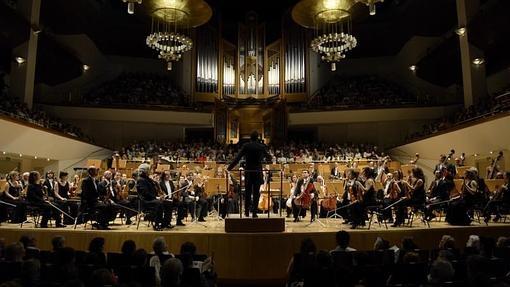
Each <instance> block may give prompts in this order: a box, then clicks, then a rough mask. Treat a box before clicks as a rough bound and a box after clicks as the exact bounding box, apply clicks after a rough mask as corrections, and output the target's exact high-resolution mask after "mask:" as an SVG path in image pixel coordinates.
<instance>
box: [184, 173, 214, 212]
mask: <svg viewBox="0 0 510 287" xmlns="http://www.w3.org/2000/svg"><path fill="white" fill-rule="evenodd" d="M199 177H200V175H199V174H197V175H196V176H195V175H194V174H193V173H192V172H190V173H188V176H187V178H186V180H187V182H188V184H189V185H191V188H190V189H189V195H190V198H191V202H190V204H189V205H188V207H189V210H190V213H191V217H192V218H193V219H195V215H196V216H198V221H200V222H205V218H204V217H206V216H207V214H208V211H209V209H208V202H207V199H206V196H205V188H204V182H203V180H202V179H201V178H199ZM195 208H196V210H195Z"/></svg>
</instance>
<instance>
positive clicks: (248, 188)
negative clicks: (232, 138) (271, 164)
mask: <svg viewBox="0 0 510 287" xmlns="http://www.w3.org/2000/svg"><path fill="white" fill-rule="evenodd" d="M243 157H244V158H245V160H246V171H245V174H244V177H245V184H244V186H245V192H244V215H245V216H246V217H248V216H250V213H249V211H250V209H251V210H252V216H253V218H256V217H257V206H258V202H259V197H260V185H261V184H262V182H263V179H262V160H263V159H264V158H266V160H267V161H271V160H272V157H271V155H270V154H269V153H268V152H267V150H266V146H265V145H264V144H263V143H261V142H260V141H259V133H258V132H257V131H253V132H252V133H251V135H250V142H248V143H246V144H244V145H243V147H242V148H241V151H239V154H238V155H237V156H236V157H235V159H234V160H233V161H232V163H230V165H229V166H228V168H227V170H228V171H230V170H232V168H234V166H236V165H237V164H238V163H239V161H240V160H241V159H242V158H243ZM252 195H253V201H252ZM252 202H253V204H251V203H252Z"/></svg>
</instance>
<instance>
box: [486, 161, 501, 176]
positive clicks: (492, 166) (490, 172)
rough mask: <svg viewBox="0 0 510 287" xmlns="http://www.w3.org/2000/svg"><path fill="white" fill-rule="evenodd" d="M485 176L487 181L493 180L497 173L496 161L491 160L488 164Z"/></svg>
mask: <svg viewBox="0 0 510 287" xmlns="http://www.w3.org/2000/svg"><path fill="white" fill-rule="evenodd" d="M486 170H487V174H486V176H485V178H487V179H493V178H495V176H496V174H498V173H499V166H498V164H497V161H496V159H494V158H493V159H491V163H490V164H489V166H488V167H487V169H486Z"/></svg>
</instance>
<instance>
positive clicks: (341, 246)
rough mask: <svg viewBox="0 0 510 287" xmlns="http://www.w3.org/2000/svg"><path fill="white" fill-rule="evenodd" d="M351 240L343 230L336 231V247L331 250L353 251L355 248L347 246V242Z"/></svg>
mask: <svg viewBox="0 0 510 287" xmlns="http://www.w3.org/2000/svg"><path fill="white" fill-rule="evenodd" d="M350 240H351V236H350V235H349V233H347V232H346V231H344V230H341V231H338V232H337V233H336V244H337V246H336V248H335V249H333V250H331V252H342V251H345V252H353V251H356V249H354V248H352V247H349V242H350Z"/></svg>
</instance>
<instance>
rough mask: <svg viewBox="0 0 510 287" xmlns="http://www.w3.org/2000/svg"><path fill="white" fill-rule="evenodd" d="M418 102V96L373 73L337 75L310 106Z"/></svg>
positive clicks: (366, 105) (384, 104) (363, 105)
mask: <svg viewBox="0 0 510 287" xmlns="http://www.w3.org/2000/svg"><path fill="white" fill-rule="evenodd" d="M416 103H417V99H416V97H415V96H414V95H412V94H410V93H409V92H407V91H406V90H404V89H403V88H402V87H400V86H398V85H397V84H395V83H392V82H390V81H388V80H385V79H382V78H380V77H377V76H374V75H371V76H356V77H340V76H336V77H334V78H332V79H331V80H330V81H329V82H328V83H327V84H326V85H324V87H322V88H321V89H320V91H319V93H318V94H317V95H316V96H315V97H314V98H313V99H312V102H311V103H310V104H309V106H312V107H313V106H317V107H325V106H336V107H341V106H344V107H361V108H362V107H377V106H387V105H401V104H416Z"/></svg>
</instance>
